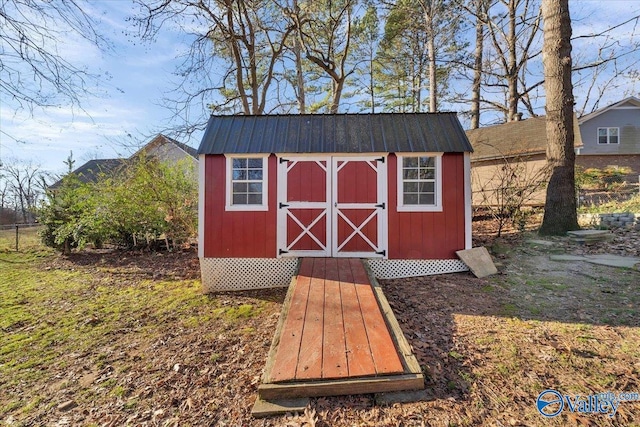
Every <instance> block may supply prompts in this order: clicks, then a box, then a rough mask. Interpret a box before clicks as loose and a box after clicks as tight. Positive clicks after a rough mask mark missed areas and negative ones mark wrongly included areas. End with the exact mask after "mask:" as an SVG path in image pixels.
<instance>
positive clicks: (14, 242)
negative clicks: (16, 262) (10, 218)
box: [0, 224, 42, 251]
mask: <svg viewBox="0 0 640 427" xmlns="http://www.w3.org/2000/svg"><path fill="white" fill-rule="evenodd" d="M41 228H42V226H41V225H40V224H10V225H3V226H0V251H21V250H27V249H34V248H37V247H41V246H42V243H41V241H40V236H39V235H38V231H39V230H40V229H41Z"/></svg>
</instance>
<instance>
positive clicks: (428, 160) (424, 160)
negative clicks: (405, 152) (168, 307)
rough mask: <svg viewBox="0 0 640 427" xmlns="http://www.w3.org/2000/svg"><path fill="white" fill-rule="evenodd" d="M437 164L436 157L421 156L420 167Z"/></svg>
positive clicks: (430, 166)
mask: <svg viewBox="0 0 640 427" xmlns="http://www.w3.org/2000/svg"><path fill="white" fill-rule="evenodd" d="M434 166H435V159H434V158H433V157H420V167H421V168H426V167H429V168H432V167H434Z"/></svg>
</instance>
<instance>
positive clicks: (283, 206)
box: [279, 202, 289, 209]
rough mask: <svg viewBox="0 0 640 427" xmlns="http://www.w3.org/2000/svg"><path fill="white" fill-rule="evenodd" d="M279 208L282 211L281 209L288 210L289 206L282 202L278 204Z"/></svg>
mask: <svg viewBox="0 0 640 427" xmlns="http://www.w3.org/2000/svg"><path fill="white" fill-rule="evenodd" d="M279 206H280V209H282V208H288V207H289V205H285V204H284V203H282V202H280V205H279Z"/></svg>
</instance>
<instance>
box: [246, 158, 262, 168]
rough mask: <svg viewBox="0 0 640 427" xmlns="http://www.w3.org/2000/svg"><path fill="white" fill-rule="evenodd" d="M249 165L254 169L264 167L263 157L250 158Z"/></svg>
mask: <svg viewBox="0 0 640 427" xmlns="http://www.w3.org/2000/svg"><path fill="white" fill-rule="evenodd" d="M248 166H249V167H250V168H254V169H262V159H249V162H248Z"/></svg>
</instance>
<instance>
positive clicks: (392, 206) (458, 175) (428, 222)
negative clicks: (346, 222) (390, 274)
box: [388, 153, 465, 259]
mask: <svg viewBox="0 0 640 427" xmlns="http://www.w3.org/2000/svg"><path fill="white" fill-rule="evenodd" d="M388 159H389V164H388V168H389V169H388V182H389V236H388V239H389V240H388V242H389V258H391V259H455V258H457V257H456V254H455V251H458V250H460V249H464V243H465V242H464V237H465V236H464V231H465V227H464V155H463V154H462V153H445V154H444V155H443V156H442V193H443V195H442V207H443V209H442V212H398V211H397V206H398V204H397V192H398V188H397V157H396V156H395V155H394V154H390V155H389V157H388Z"/></svg>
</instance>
